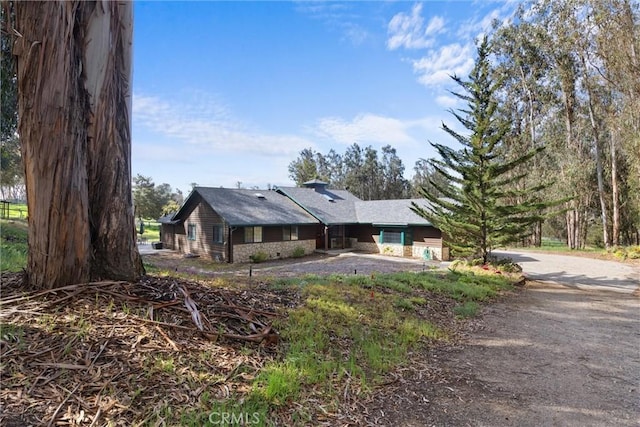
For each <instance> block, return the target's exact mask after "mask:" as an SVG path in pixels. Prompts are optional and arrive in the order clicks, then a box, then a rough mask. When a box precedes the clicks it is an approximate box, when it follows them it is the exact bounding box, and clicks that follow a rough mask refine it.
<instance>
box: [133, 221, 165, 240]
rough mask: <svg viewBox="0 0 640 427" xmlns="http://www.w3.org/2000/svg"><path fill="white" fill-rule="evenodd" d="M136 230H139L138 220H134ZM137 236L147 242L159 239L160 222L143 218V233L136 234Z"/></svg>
mask: <svg viewBox="0 0 640 427" xmlns="http://www.w3.org/2000/svg"><path fill="white" fill-rule="evenodd" d="M136 230H138V231H140V220H136ZM136 235H137V236H138V238H142V239H145V240H146V241H147V242H159V241H160V223H159V222H156V221H151V220H146V219H145V220H144V233H142V234H139V233H138V234H136Z"/></svg>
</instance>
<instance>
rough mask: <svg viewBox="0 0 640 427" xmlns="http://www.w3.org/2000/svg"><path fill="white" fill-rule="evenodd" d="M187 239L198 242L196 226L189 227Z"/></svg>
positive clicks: (190, 225)
mask: <svg viewBox="0 0 640 427" xmlns="http://www.w3.org/2000/svg"><path fill="white" fill-rule="evenodd" d="M187 239H189V240H196V225H195V224H189V225H188V226H187Z"/></svg>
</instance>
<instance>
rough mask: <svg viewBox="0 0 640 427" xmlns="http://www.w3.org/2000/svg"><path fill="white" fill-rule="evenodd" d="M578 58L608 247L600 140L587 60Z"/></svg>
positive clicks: (609, 243) (605, 242)
mask: <svg viewBox="0 0 640 427" xmlns="http://www.w3.org/2000/svg"><path fill="white" fill-rule="evenodd" d="M580 59H581V61H582V73H583V75H582V76H583V78H584V85H585V88H586V90H587V109H588V110H589V122H590V124H591V131H592V132H593V145H594V148H595V157H596V180H597V183H598V201H599V204H600V219H601V221H602V240H603V241H604V245H605V247H606V248H607V249H609V248H610V247H611V239H610V237H609V222H608V221H607V203H606V198H607V196H606V194H605V190H604V167H603V165H602V148H601V145H602V142H601V141H600V129H599V126H598V123H597V121H596V117H595V111H594V110H595V109H594V106H593V93H592V91H591V84H590V83H589V76H588V75H587V61H586V60H585V58H584V56H581V58H580Z"/></svg>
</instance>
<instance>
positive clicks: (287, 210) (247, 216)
mask: <svg viewBox="0 0 640 427" xmlns="http://www.w3.org/2000/svg"><path fill="white" fill-rule="evenodd" d="M198 196H199V197H201V198H202V199H203V200H204V201H205V202H206V203H207V204H209V206H211V208H212V209H213V210H214V211H216V212H217V213H218V215H220V216H221V217H222V218H224V220H225V221H226V222H227V223H228V224H229V225H231V226H239V227H244V226H252V225H255V226H260V225H265V226H266V225H287V224H291V225H304V224H316V223H317V222H318V221H317V220H316V219H315V218H314V217H313V216H311V215H310V214H308V213H307V212H306V211H305V210H304V209H302V208H301V207H300V206H298V205H296V204H295V203H293V202H292V201H291V200H290V199H288V198H287V197H285V196H283V195H282V194H279V193H277V192H275V191H268V190H245V189H236V188H212V187H195V188H194V189H193V191H192V192H191V194H189V197H188V198H187V200H186V201H185V203H184V204H183V205H182V207H181V208H180V210H179V211H178V212H177V213H176V215H175V216H174V217H173V220H174V221H176V220H181V219H183V216H184V215H186V214H187V213H188V212H189V209H190V206H192V203H190V200H193V199H195V198H196V197H198Z"/></svg>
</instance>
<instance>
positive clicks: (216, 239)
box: [213, 224, 224, 244]
mask: <svg viewBox="0 0 640 427" xmlns="http://www.w3.org/2000/svg"><path fill="white" fill-rule="evenodd" d="M223 230H224V229H223V228H222V225H220V224H216V225H214V226H213V243H219V244H220V243H224V231H223Z"/></svg>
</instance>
